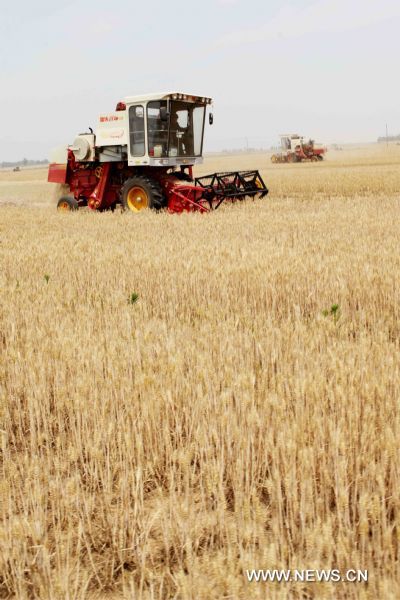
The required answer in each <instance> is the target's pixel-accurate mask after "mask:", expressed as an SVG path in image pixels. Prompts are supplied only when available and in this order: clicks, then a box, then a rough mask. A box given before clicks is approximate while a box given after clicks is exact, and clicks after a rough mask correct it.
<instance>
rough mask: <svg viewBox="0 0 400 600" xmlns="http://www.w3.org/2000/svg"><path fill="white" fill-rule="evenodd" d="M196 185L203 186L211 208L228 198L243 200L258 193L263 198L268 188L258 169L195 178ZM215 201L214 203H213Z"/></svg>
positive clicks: (204, 196)
mask: <svg viewBox="0 0 400 600" xmlns="http://www.w3.org/2000/svg"><path fill="white" fill-rule="evenodd" d="M194 181H195V185H196V186H201V187H202V188H203V190H204V191H203V198H204V199H205V200H207V201H208V202H209V204H210V208H214V209H215V208H218V206H220V204H222V202H223V201H224V200H226V199H230V200H242V199H243V198H244V197H245V196H250V197H254V196H256V195H257V194H259V195H260V198H263V197H264V196H266V195H267V194H268V189H267V187H266V185H265V183H264V181H263V179H262V177H261V175H260V173H259V172H258V171H228V172H222V173H212V174H211V175H204V176H203V177H196V178H195V180H194ZM213 203H214V204H213Z"/></svg>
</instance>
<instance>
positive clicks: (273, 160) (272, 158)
mask: <svg viewBox="0 0 400 600" xmlns="http://www.w3.org/2000/svg"><path fill="white" fill-rule="evenodd" d="M271 162H273V163H277V162H278V157H277V156H276V154H273V155H272V156H271Z"/></svg>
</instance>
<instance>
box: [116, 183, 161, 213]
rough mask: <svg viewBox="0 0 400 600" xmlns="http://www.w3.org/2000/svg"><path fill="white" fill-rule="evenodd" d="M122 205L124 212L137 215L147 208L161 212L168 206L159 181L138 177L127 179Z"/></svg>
mask: <svg viewBox="0 0 400 600" xmlns="http://www.w3.org/2000/svg"><path fill="white" fill-rule="evenodd" d="M121 204H122V208H123V209H124V210H130V211H131V212H134V213H137V212H140V211H141V210H143V209H145V208H152V209H153V210H161V209H162V208H164V207H165V206H166V203H165V201H164V198H163V195H162V190H161V186H160V184H159V183H158V181H155V180H154V179H150V178H149V177H145V176H144V175H136V176H135V177H130V178H129V179H127V180H126V181H125V183H124V185H123V186H122V189H121Z"/></svg>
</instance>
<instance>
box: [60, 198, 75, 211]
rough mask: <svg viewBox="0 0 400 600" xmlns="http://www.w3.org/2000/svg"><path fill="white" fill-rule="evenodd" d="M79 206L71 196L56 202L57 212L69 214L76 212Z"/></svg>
mask: <svg viewBox="0 0 400 600" xmlns="http://www.w3.org/2000/svg"><path fill="white" fill-rule="evenodd" d="M78 208H79V204H78V202H77V201H76V200H75V198H73V197H72V196H62V197H61V198H60V199H59V201H58V202H57V210H58V211H60V212H69V211H70V210H78Z"/></svg>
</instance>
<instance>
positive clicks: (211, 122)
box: [208, 113, 214, 125]
mask: <svg viewBox="0 0 400 600" xmlns="http://www.w3.org/2000/svg"><path fill="white" fill-rule="evenodd" d="M208 122H209V123H210V125H212V124H213V123H214V115H213V114H212V113H210V114H209V115H208Z"/></svg>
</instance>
